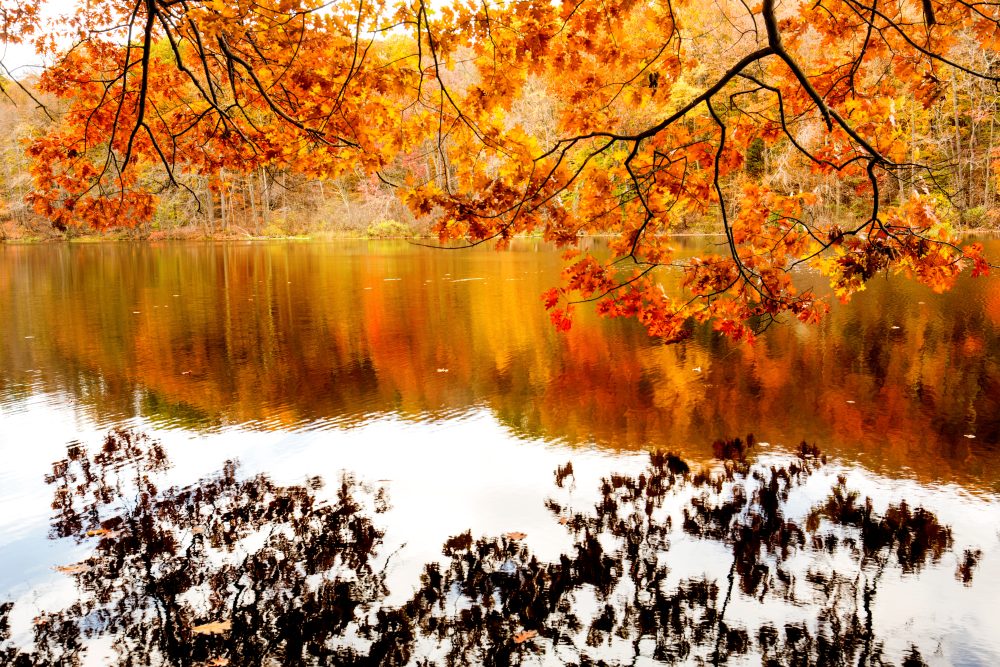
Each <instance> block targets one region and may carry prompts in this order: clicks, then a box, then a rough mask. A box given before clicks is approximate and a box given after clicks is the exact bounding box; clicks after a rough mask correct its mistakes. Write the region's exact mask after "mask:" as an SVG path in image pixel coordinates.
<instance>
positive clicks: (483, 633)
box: [0, 430, 980, 667]
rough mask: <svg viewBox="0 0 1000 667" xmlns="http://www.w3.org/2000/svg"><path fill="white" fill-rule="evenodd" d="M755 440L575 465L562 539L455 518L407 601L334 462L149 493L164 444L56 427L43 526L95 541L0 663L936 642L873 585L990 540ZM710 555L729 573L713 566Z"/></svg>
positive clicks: (793, 660)
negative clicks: (492, 532) (812, 489)
mask: <svg viewBox="0 0 1000 667" xmlns="http://www.w3.org/2000/svg"><path fill="white" fill-rule="evenodd" d="M754 447H755V442H754V440H753V438H752V436H751V437H748V438H747V439H746V440H729V441H718V442H716V443H715V444H714V446H713V450H714V452H715V455H716V456H717V457H718V459H719V461H718V462H717V463H716V465H715V466H714V468H712V469H707V468H706V469H697V470H696V469H693V467H692V466H690V465H689V464H688V463H687V462H685V461H684V460H682V459H681V458H680V457H678V456H676V455H674V454H669V453H663V452H654V453H652V454H651V455H650V457H649V463H648V465H647V466H646V469H645V470H643V471H642V472H641V473H639V474H637V475H618V474H614V475H609V476H608V477H607V478H605V479H604V480H603V481H602V483H601V488H600V489H599V496H598V500H597V501H596V503H594V505H593V507H588V508H586V509H576V508H574V507H572V506H571V505H570V504H568V503H566V502H565V501H564V500H562V499H560V497H559V494H560V493H561V492H563V491H567V490H568V489H569V488H570V487H572V486H573V485H574V484H575V476H574V472H573V466H572V462H569V463H567V464H566V465H565V466H560V467H559V468H558V469H557V470H556V471H555V480H554V485H553V493H554V494H555V495H554V496H553V498H551V499H550V500H549V501H547V506H548V509H549V511H550V512H551V514H552V520H553V528H554V529H555V530H562V531H565V532H566V533H567V535H568V537H569V539H570V542H569V543H570V545H571V546H570V547H569V548H567V549H565V550H564V552H563V554H562V555H561V556H559V557H558V558H556V559H553V560H549V561H546V560H543V559H540V558H538V557H537V556H536V555H535V554H534V553H533V551H532V549H531V548H530V546H529V544H530V542H529V541H528V540H526V539H525V538H526V537H527V536H525V535H523V534H519V533H508V534H506V535H502V536H499V537H474V536H473V534H472V532H471V531H470V532H466V533H463V534H459V535H456V536H454V537H452V538H451V539H449V540H448V541H447V542H446V543H445V544H444V546H443V550H442V556H443V558H442V559H441V560H440V561H439V562H431V563H428V564H426V565H425V566H424V567H423V571H422V574H421V575H420V577H419V581H418V582H414V592H413V594H412V596H410V597H409V599H408V600H407V601H405V602H404V603H402V604H398V605H397V604H390V603H388V602H387V595H388V590H387V587H386V584H385V582H386V572H387V570H388V569H389V568H390V567H391V562H392V554H383V553H380V552H381V547H382V545H383V538H384V537H385V533H384V532H383V529H382V528H380V527H379V526H378V517H379V514H380V513H381V512H382V511H384V510H385V508H386V506H387V502H388V501H387V499H386V497H385V495H384V493H383V492H382V491H381V490H379V489H376V488H372V487H368V486H366V485H364V484H361V483H359V482H357V481H355V480H353V479H352V478H351V477H349V476H345V477H343V478H342V479H341V480H339V482H338V483H337V486H336V488H335V492H334V493H333V494H331V496H330V499H329V500H324V499H322V498H321V497H320V495H319V491H320V489H321V487H322V485H323V481H322V480H320V479H318V478H311V479H309V480H308V482H307V483H306V484H303V485H298V486H280V485H277V484H275V483H273V482H272V481H271V480H270V479H269V478H268V476H267V475H256V476H250V477H242V476H241V475H240V473H239V471H238V467H237V465H236V464H235V463H227V464H226V465H225V466H224V468H223V469H222V470H221V471H219V472H218V473H217V474H215V475H211V476H208V477H206V478H204V479H202V480H200V481H199V482H198V483H196V484H194V485H192V486H190V487H186V488H162V486H161V484H160V482H161V481H162V478H163V474H164V471H165V470H166V468H167V467H168V466H169V460H168V458H167V454H166V452H165V451H164V450H163V448H162V447H161V446H160V445H159V444H158V443H157V442H156V441H154V440H151V439H149V438H148V437H146V436H144V435H142V434H140V433H136V432H131V431H123V430H117V431H113V432H111V433H109V434H108V435H107V437H106V438H105V439H104V442H103V443H102V445H101V446H100V447H99V448H98V449H96V450H95V451H90V450H89V449H88V448H87V447H85V446H84V445H83V444H80V443H74V444H72V445H70V446H69V448H68V450H67V454H66V458H65V459H62V460H60V461H57V462H56V463H55V464H54V465H53V468H52V473H51V475H50V476H49V477H48V479H47V482H48V484H49V485H50V487H51V490H52V493H53V508H54V509H55V511H56V513H55V515H54V518H53V522H52V537H53V539H62V540H74V541H78V542H82V543H85V544H87V545H88V546H89V547H90V548H91V551H90V553H89V555H88V556H87V557H86V558H84V559H83V560H81V561H80V562H78V563H73V564H67V565H66V566H64V567H62V568H60V569H61V570H62V571H63V572H64V573H65V574H66V575H67V576H69V577H72V579H73V581H74V585H75V593H74V596H73V599H72V601H71V602H70V603H69V604H68V605H67V606H65V607H64V608H62V609H59V610H45V611H43V612H42V613H40V614H39V615H38V616H37V617H36V618H35V619H34V621H33V624H32V627H31V630H30V636H29V637H22V638H20V639H18V638H16V637H12V636H11V635H12V632H11V628H10V623H9V618H10V617H11V614H12V611H13V609H14V605H12V604H11V603H6V604H3V605H2V606H0V660H3V662H4V664H12V665H23V666H26V667H27V666H30V665H51V664H64V665H72V664H87V663H92V664H119V665H153V664H169V665H229V664H232V665H271V664H283V665H318V664H333V663H335V664H382V665H405V664H444V665H467V664H483V665H510V664H525V663H532V662H535V661H537V660H539V659H544V658H550V659H552V660H555V661H557V662H559V663H560V664H576V665H594V664H602V665H611V664H631V663H633V662H634V661H635V660H636V659H637V658H639V657H640V656H643V657H646V658H651V659H653V660H656V661H658V662H660V663H666V664H687V663H693V662H700V663H713V664H720V663H725V662H728V661H730V660H732V659H753V660H754V661H760V662H761V663H762V664H767V665H771V664H773V665H779V664H825V665H846V664H852V665H876V664H877V665H885V664H905V665H922V664H925V663H924V657H922V656H925V655H930V654H935V653H937V654H940V651H941V647H940V646H939V645H937V640H936V639H934V638H928V637H927V636H925V635H922V634H921V633H919V632H910V633H909V634H908V635H907V636H899V635H898V634H896V633H894V634H893V635H892V636H889V635H887V634H885V627H886V626H885V624H884V623H880V622H879V621H878V620H877V619H878V618H879V607H880V604H879V603H880V587H881V586H883V584H884V582H887V581H892V580H899V581H902V582H904V583H905V584H906V585H907V586H908V587H911V588H912V589H913V590H915V591H920V589H921V588H922V587H926V586H928V585H931V586H935V587H940V586H941V585H942V584H941V583H940V579H938V580H936V583H934V582H935V580H934V579H931V580H930V581H929V582H928V581H924V580H923V572H924V570H925V569H926V568H928V567H931V566H933V567H936V568H938V569H940V567H941V565H942V563H943V561H945V560H946V559H951V558H954V559H955V560H956V562H958V563H959V566H958V568H957V570H956V571H955V573H954V579H955V581H953V583H952V585H954V586H957V587H962V586H973V585H974V584H975V572H976V569H977V567H978V559H979V557H980V554H977V553H976V552H974V551H972V550H966V551H964V553H962V554H958V553H956V552H955V547H954V541H953V537H952V531H951V529H950V528H949V527H948V526H946V525H943V524H942V523H941V522H940V521H939V520H938V518H937V517H936V516H935V514H934V513H932V512H931V511H928V510H926V509H924V508H920V507H917V508H913V507H911V506H909V505H908V504H907V503H906V502H900V503H890V504H888V506H887V507H885V508H884V509H882V510H877V509H876V508H875V503H874V502H873V500H872V499H863V498H861V496H860V495H859V494H858V493H857V492H855V491H852V490H851V489H849V488H848V486H847V484H846V482H845V480H844V479H843V478H841V479H840V480H838V481H837V483H836V484H835V486H834V488H833V489H832V491H829V492H828V493H827V494H826V497H825V498H823V497H817V498H816V499H811V496H810V495H809V494H808V493H807V488H808V487H809V485H810V482H811V480H813V479H814V477H815V474H816V472H817V471H818V470H820V469H821V468H822V467H823V466H824V463H825V457H823V456H822V455H821V454H820V453H819V451H818V449H817V448H815V447H814V446H808V445H806V444H805V443H803V444H802V445H800V447H799V448H798V450H797V455H796V456H795V457H794V458H788V459H787V460H786V461H784V462H783V463H778V462H774V461H772V462H771V463H770V464H767V465H761V464H759V463H757V464H755V463H754V462H753V460H752V451H753V450H754ZM827 488H829V487H827ZM804 494H805V495H804ZM804 500H806V501H807V503H808V504H807V507H806V508H805V511H804V512H803V511H801V508H800V509H797V506H799V505H802V503H803V501H804ZM684 548H687V549H688V550H689V551H690V549H691V548H694V549H696V550H699V551H700V553H702V555H703V557H702V558H701V559H699V558H690V557H685V555H684V552H683V549H684ZM713 554H714V555H713ZM705 555H708V556H707V557H708V559H709V560H711V559H713V558H714V559H716V560H721V562H723V563H725V564H727V567H728V574H727V575H723V576H721V577H713V576H712V575H711V574H709V573H708V570H707V568H706V567H705V564H704V563H705ZM944 611H945V612H947V613H955V614H958V613H960V610H948V609H946V610H944ZM938 612H940V610H938ZM909 613H913V614H918V613H922V612H921V610H910V612H909ZM897 620H901V619H897ZM904 627H905V625H904Z"/></svg>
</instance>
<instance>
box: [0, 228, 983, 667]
mask: <svg viewBox="0 0 1000 667" xmlns="http://www.w3.org/2000/svg"><path fill="white" fill-rule="evenodd" d="M683 241H684V243H685V245H686V246H687V250H694V249H696V248H698V247H702V246H703V245H704V244H708V243H713V242H714V240H713V239H711V238H700V239H685V240H683ZM585 242H586V243H587V244H590V245H592V246H593V247H594V249H595V250H596V251H597V252H600V251H601V248H602V245H603V242H602V241H601V240H600V239H588V240H586V241H585ZM985 243H986V245H987V248H988V249H989V250H990V251H991V253H992V256H994V257H995V256H1000V241H997V240H995V239H986V240H985ZM560 268H561V262H560V259H559V253H558V252H557V251H555V250H553V249H552V248H550V247H548V246H546V245H545V244H543V243H541V242H540V241H535V240H531V239H522V240H518V241H516V242H515V243H514V244H513V246H512V248H511V249H510V250H508V251H504V252H495V251H493V250H490V249H478V248H477V249H472V250H462V251H445V250H434V249H428V248H422V247H419V246H415V245H412V244H409V243H406V242H401V241H399V242H396V241H378V242H375V241H371V242H369V241H337V242H329V243H319V242H301V243H294V242H274V243H262V242H254V243H225V244H223V243H163V244H155V243H150V244H145V245H140V244H125V243H101V244H70V245H44V246H32V245H7V246H0V321H2V322H3V326H2V329H0V455H2V456H3V462H4V463H3V465H2V466H0V509H2V512H0V563H2V567H0V663H3V662H4V661H5V660H6V661H8V662H12V663H13V662H14V661H15V660H21V661H23V664H52V663H55V662H59V661H61V660H63V661H68V660H80V661H81V662H83V664H101V665H104V664H139V665H143V664H190V665H209V664H214V665H223V664H232V665H246V664H262V665H263V664H331V663H337V664H341V663H343V664H347V663H374V664H378V663H382V664H418V663H420V661H422V660H425V659H426V660H428V661H429V662H430V663H431V664H454V665H462V664H497V665H503V664H593V663H598V662H600V661H603V662H604V663H605V664H634V663H635V664H686V663H692V662H713V663H728V664H760V663H761V662H762V661H763V662H764V663H768V662H770V664H789V663H796V664H799V663H816V662H825V664H847V663H850V664H876V663H877V664H887V663H891V664H913V665H917V664H968V665H979V664H1000V618H998V617H997V615H996V614H995V613H994V612H993V608H994V605H995V597H996V593H997V591H1000V495H998V494H1000V466H998V465H997V463H998V462H1000V451H998V449H1000V279H998V278H997V277H992V278H984V279H976V280H972V279H962V280H961V281H960V282H959V284H958V285H957V286H956V288H955V289H954V290H952V291H950V292H947V293H944V294H936V293H934V292H932V291H930V290H928V289H925V288H922V287H920V286H919V285H916V284H914V283H912V282H910V281H908V280H906V279H904V278H888V279H887V278H878V279H875V280H873V281H872V282H871V283H870V285H869V287H868V289H867V290H866V291H864V292H863V293H861V294H859V295H857V296H856V297H855V298H854V299H853V300H852V301H851V303H849V304H836V305H835V306H834V308H833V311H832V313H831V315H830V316H829V317H828V318H827V319H826V320H825V321H824V322H823V323H822V324H820V325H819V326H815V327H804V326H802V325H799V324H798V323H796V322H794V321H791V322H787V323H783V324H781V325H778V326H774V327H772V328H770V329H769V330H768V331H767V332H765V333H764V334H763V335H762V336H761V337H760V338H759V339H758V340H757V342H756V344H754V345H752V346H750V345H732V344H729V343H728V342H726V341H725V340H723V339H721V338H720V337H719V336H718V335H717V334H715V333H714V332H713V331H711V329H710V328H708V327H705V328H697V329H695V331H694V334H693V336H692V337H691V338H690V339H689V340H687V341H685V342H683V343H681V344H678V345H672V346H664V345H662V344H660V343H658V342H657V341H656V340H655V339H650V338H649V337H648V336H647V335H646V334H645V332H644V330H642V328H641V327H640V326H638V325H637V324H636V323H635V322H631V321H619V320H603V319H600V318H597V317H596V316H594V315H593V313H590V312H588V311H587V310H586V309H585V308H583V309H581V310H580V311H579V312H578V316H577V318H576V320H575V322H574V325H573V328H572V329H571V330H570V331H569V332H568V333H564V334H560V333H557V332H555V331H554V329H553V327H552V326H551V325H550V324H549V322H548V318H547V316H546V313H545V312H544V310H543V308H542V305H541V299H540V295H541V293H542V292H543V291H544V290H545V289H546V288H548V287H551V286H553V285H555V284H557V283H558V280H559V271H560ZM800 279H801V280H802V281H813V282H817V283H818V282H819V279H818V277H817V276H811V275H802V276H801V277H800ZM675 281H676V275H671V274H666V275H665V276H664V282H665V287H666V288H667V289H671V288H672V287H673V285H674V283H675ZM749 434H752V436H751V435H749Z"/></svg>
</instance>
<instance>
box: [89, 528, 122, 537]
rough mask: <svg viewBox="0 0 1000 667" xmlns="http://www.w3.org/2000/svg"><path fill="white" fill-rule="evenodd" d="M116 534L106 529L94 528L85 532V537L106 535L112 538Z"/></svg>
mask: <svg viewBox="0 0 1000 667" xmlns="http://www.w3.org/2000/svg"><path fill="white" fill-rule="evenodd" d="M117 534H118V533H116V532H114V531H113V530H108V529H107V528H94V529H93V530H88V531H87V537H100V536H101V535H107V536H108V537H114V536H115V535H117Z"/></svg>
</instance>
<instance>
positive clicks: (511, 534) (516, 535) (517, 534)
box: [503, 531, 528, 540]
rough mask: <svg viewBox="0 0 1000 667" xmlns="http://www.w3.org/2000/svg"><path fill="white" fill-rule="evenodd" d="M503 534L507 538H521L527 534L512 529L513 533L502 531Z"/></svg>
mask: <svg viewBox="0 0 1000 667" xmlns="http://www.w3.org/2000/svg"><path fill="white" fill-rule="evenodd" d="M503 536H504V537H506V538H507V539H508V540H523V539H524V538H526V537H527V536H528V535H527V533H519V532H517V531H514V532H513V533H504V534H503Z"/></svg>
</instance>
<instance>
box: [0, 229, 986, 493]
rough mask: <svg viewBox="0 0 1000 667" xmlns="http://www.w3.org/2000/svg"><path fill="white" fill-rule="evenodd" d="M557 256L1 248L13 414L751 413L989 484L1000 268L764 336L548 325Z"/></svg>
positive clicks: (909, 470)
mask: <svg viewBox="0 0 1000 667" xmlns="http://www.w3.org/2000/svg"><path fill="white" fill-rule="evenodd" d="M704 242H705V241H692V242H691V243H704ZM592 243H594V244H598V245H599V244H600V240H593V241H592ZM990 243H992V244H993V245H994V246H996V248H995V249H996V250H1000V242H997V241H988V244H990ZM991 249H993V248H992V247H991ZM559 268H560V262H559V258H558V255H557V254H556V253H555V252H553V251H552V250H550V249H548V248H547V247H546V246H544V245H542V244H541V243H538V242H535V241H531V240H521V241H518V242H517V243H515V244H514V248H513V249H512V250H511V251H509V252H505V253H496V252H494V251H492V250H487V251H478V250H473V251H469V252H459V253H452V252H442V251H434V250H427V249H422V248H415V247H413V246H409V245H407V244H405V243H392V242H388V243H387V242H380V243H374V242H373V243H367V242H356V243H351V242H344V243H336V244H248V245H235V244H232V245H225V244H204V245H199V244H166V245H159V246H158V245H143V246H138V245H129V244H94V245H85V246H78V245H77V246H74V245H70V246H65V245H60V246H44V247H38V246H4V247H0V313H2V314H3V319H4V327H3V331H2V332H0V410H14V409H20V407H21V406H23V405H24V404H25V402H26V401H27V400H28V398H29V397H32V396H45V397H46V400H49V401H51V402H53V403H56V404H59V405H66V406H71V407H72V408H73V409H76V410H78V411H79V412H80V414H81V415H83V416H84V417H85V419H87V420H88V421H91V422H96V423H98V424H104V425H113V424H116V423H120V422H121V421H122V420H125V419H128V418H131V417H134V416H137V415H140V416H142V417H143V418H145V419H146V420H149V421H152V422H153V423H155V424H158V425H161V426H167V427H177V428H185V429H193V430H199V431H206V430H207V431H211V430H215V429H219V428H223V427H226V426H227V425H236V424H240V425H247V426H250V427H254V428H263V429H312V428H331V427H345V426H351V425H354V424H357V423H359V422H360V421H362V420H365V419H369V418H371V417H372V416H373V415H384V414H398V415H403V416H405V417H406V418H408V419H415V420H420V419H436V418H441V417H442V416H443V415H447V414H454V413H456V412H461V411H464V410H468V409H470V407H473V406H475V407H481V406H486V407H488V408H489V409H490V410H491V411H492V412H493V413H494V414H496V415H497V416H498V418H500V419H501V420H502V421H504V422H505V423H506V424H507V425H508V426H509V427H510V428H511V429H512V430H514V431H515V432H516V433H517V434H519V435H527V436H530V437H543V438H547V439H560V440H563V441H566V442H571V443H590V442H596V443H598V444H600V445H602V446H609V447H617V448H628V449H635V448H652V447H673V448H682V447H685V448H686V447H689V446H690V445H689V444H688V443H692V442H706V441H710V440H711V439H712V438H714V437H721V436H724V435H726V434H730V433H740V432H744V433H745V432H749V431H753V432H756V433H758V434H760V436H761V439H762V440H765V441H768V442H772V443H776V444H781V445H784V446H788V445H790V444H793V443H796V442H798V441H800V440H801V439H802V438H807V439H817V440H820V441H822V442H824V443H827V444H826V445H825V446H826V448H827V450H828V451H829V452H830V453H832V454H836V455H838V456H840V457H843V458H845V459H848V460H854V461H860V462H862V463H864V464H865V465H867V466H869V467H871V468H873V469H878V470H881V471H884V472H889V473H890V474H915V475H917V476H918V477H919V478H921V479H922V480H924V481H931V482H958V483H960V484H962V485H964V486H966V487H969V488H980V489H986V490H990V491H996V490H1000V466H997V465H996V456H997V445H998V443H1000V337H998V330H1000V289H997V278H991V279H985V280H976V281H971V280H969V281H963V282H960V284H959V285H958V287H957V288H956V289H955V290H954V291H953V292H950V293H947V294H944V295H936V294H933V293H931V292H929V291H927V290H925V289H923V288H921V287H919V286H916V285H913V284H910V283H908V282H907V281H905V280H892V281H886V280H882V279H877V280H874V281H873V282H872V283H871V284H870V287H869V290H868V291H867V292H865V293H863V294H861V295H859V296H858V297H857V298H856V299H855V301H854V302H853V303H852V304H850V305H849V306H846V307H837V308H835V310H834V313H833V314H832V316H831V317H830V318H829V319H828V320H827V321H826V322H824V323H823V324H822V325H821V326H819V327H816V328H811V329H806V328H802V327H799V326H797V325H795V324H788V325H786V326H782V327H774V328H772V329H771V330H769V332H768V333H767V335H766V336H764V337H762V338H761V339H760V341H759V342H758V343H757V345H756V346H753V347H751V346H741V347H731V346H729V345H728V344H727V343H726V342H725V341H722V340H720V339H719V338H718V336H717V335H715V334H714V333H713V332H711V331H710V330H708V329H698V330H696V331H695V332H694V336H693V338H692V339H691V340H690V341H688V342H686V343H684V344H681V345H677V346H669V347H664V346H661V345H658V344H657V343H656V342H655V341H653V340H650V339H648V338H647V337H646V335H645V333H644V332H643V331H642V330H641V328H640V327H637V326H633V323H630V322H621V321H611V322H608V321H601V320H597V319H596V318H594V317H593V316H591V315H590V314H588V313H587V312H586V310H585V309H584V310H583V311H582V312H581V316H580V318H579V320H578V321H577V323H576V325H575V326H574V328H573V330H572V331H571V332H569V334H568V335H565V336H559V335H557V334H555V333H554V332H553V331H552V328H551V326H550V325H549V324H548V321H547V319H546V317H545V314H544V312H543V310H542V309H541V308H540V307H538V295H539V294H540V293H541V292H542V291H543V290H544V289H545V288H546V287H548V286H551V285H552V284H554V283H555V282H557V281H558V271H559ZM473 278H476V279H477V280H471V279H473ZM479 278H481V280H479ZM804 279H808V277H807V276H806V277H804ZM665 280H667V282H668V283H669V282H670V281H671V280H672V277H671V276H666V277H665ZM669 287H670V286H669V284H668V285H667V288H668V289H669ZM689 453H690V454H691V455H694V456H704V455H707V454H708V452H707V450H704V449H703V450H695V451H690V452H689Z"/></svg>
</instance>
